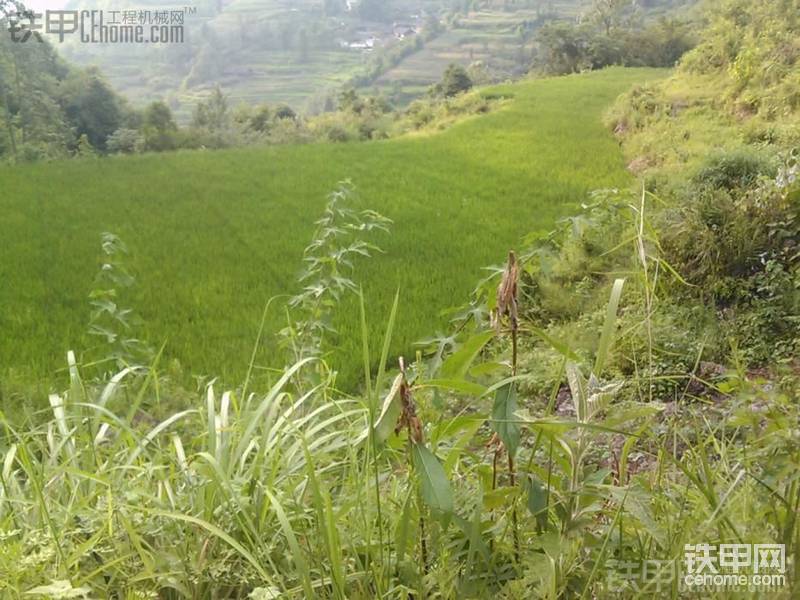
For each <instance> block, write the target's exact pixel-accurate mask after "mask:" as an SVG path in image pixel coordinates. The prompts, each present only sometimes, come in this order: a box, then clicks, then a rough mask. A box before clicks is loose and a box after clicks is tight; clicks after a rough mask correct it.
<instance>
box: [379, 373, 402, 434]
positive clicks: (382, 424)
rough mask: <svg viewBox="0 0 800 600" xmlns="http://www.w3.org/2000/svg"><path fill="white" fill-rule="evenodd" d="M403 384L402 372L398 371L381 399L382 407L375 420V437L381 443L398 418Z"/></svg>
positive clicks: (390, 432) (391, 430)
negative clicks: (382, 399) (387, 391)
mask: <svg viewBox="0 0 800 600" xmlns="http://www.w3.org/2000/svg"><path fill="white" fill-rule="evenodd" d="M402 384H403V374H402V373H399V374H398V375H397V377H395V378H394V382H393V383H392V387H391V389H390V390H389V393H388V394H387V395H386V398H385V399H384V401H383V408H382V409H381V414H380V416H379V417H378V420H377V421H376V422H375V439H376V441H377V442H378V443H379V444H382V443H383V442H385V441H386V440H388V439H389V436H390V435H392V432H393V431H394V428H395V425H397V420H398V419H399V418H400V411H401V410H402V408H403V407H402V403H401V401H400V386H401V385H402Z"/></svg>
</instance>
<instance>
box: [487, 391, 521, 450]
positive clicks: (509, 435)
mask: <svg viewBox="0 0 800 600" xmlns="http://www.w3.org/2000/svg"><path fill="white" fill-rule="evenodd" d="M516 412H517V392H516V390H515V389H514V384H513V383H507V384H505V385H504V386H502V387H500V388H498V389H497V392H496V393H495V397H494V408H493V409H492V429H494V431H495V432H497V435H498V436H499V437H500V439H501V440H502V441H503V444H505V447H506V450H508V453H509V455H510V456H514V455H515V454H516V453H517V448H518V447H519V432H520V426H519V423H518V422H517V420H518V417H517V416H516V414H515V413H516Z"/></svg>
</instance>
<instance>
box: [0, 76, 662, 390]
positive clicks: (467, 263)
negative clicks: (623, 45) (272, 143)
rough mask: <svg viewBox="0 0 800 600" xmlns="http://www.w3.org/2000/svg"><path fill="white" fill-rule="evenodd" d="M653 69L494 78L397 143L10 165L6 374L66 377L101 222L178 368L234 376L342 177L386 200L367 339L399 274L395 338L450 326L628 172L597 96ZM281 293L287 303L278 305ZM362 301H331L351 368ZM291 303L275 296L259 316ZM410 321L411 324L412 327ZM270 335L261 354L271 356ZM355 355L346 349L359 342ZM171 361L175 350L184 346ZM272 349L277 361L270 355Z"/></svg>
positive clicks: (376, 333)
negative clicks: (494, 274) (512, 260)
mask: <svg viewBox="0 0 800 600" xmlns="http://www.w3.org/2000/svg"><path fill="white" fill-rule="evenodd" d="M661 75H662V73H661V72H659V71H652V70H626V69H616V68H615V69H610V70H606V71H602V72H594V73H591V74H586V75H579V76H570V77H562V78H557V79H545V80H531V81H523V82H520V83H517V84H513V85H507V86H501V87H496V88H492V89H490V90H487V91H486V93H492V94H501V95H505V96H507V97H510V98H511V100H510V101H508V102H505V103H503V104H502V105H501V107H500V108H498V109H497V110H495V111H494V112H492V113H490V114H488V115H483V116H479V117H474V118H471V119H469V120H466V121H463V122H461V123H459V124H457V125H455V126H453V127H451V128H450V129H448V130H446V131H443V132H439V133H436V134H431V135H425V136H413V137H404V138H397V139H393V140H387V141H377V142H365V143H349V144H315V145H303V146H284V147H269V148H261V149H252V148H247V149H234V150H226V151H218V152H204V151H193V152H181V153H177V154H170V155H157V154H150V155H141V156H129V157H110V158H103V159H99V160H98V159H94V160H90V159H86V160H80V161H76V160H71V161H66V162H54V163H49V164H36V165H28V166H21V167H15V168H14V169H10V168H5V169H3V170H0V190H2V191H1V192H0V214H2V218H1V219H0V282H2V283H1V284H0V331H2V336H0V377H3V378H6V379H8V380H10V379H19V378H22V379H24V378H27V377H30V378H34V377H35V378H48V377H50V378H53V377H56V378H58V377H63V371H62V372H59V371H58V369H63V367H64V365H65V354H66V351H67V350H69V349H73V350H75V351H76V353H77V354H78V355H79V356H80V354H81V352H82V350H83V349H84V348H85V347H86V346H87V343H88V341H87V339H86V338H87V337H88V336H87V334H86V329H87V323H88V320H89V312H90V309H89V304H88V294H89V292H90V291H91V290H92V288H93V279H94V276H95V274H96V272H97V269H98V266H99V261H100V235H101V233H102V232H105V231H111V232H114V233H116V234H118V235H119V236H120V237H121V238H122V239H123V240H124V241H125V242H126V244H127V245H128V247H129V248H130V251H131V254H130V256H129V259H128V266H129V268H130V269H131V270H132V271H133V273H134V274H135V276H136V285H135V287H134V288H133V290H132V298H131V299H130V302H129V305H130V306H131V307H132V308H134V309H135V310H136V311H137V312H138V313H139V314H140V315H141V316H142V317H143V319H144V321H145V325H144V329H145V331H146V332H147V335H148V341H149V342H150V343H151V344H152V345H154V346H156V347H160V346H161V344H165V346H164V360H165V361H168V362H169V364H178V363H179V364H180V366H181V372H182V373H184V374H185V375H186V376H187V377H188V375H189V374H192V375H203V374H212V373H213V374H215V375H220V376H221V377H222V379H224V380H225V382H226V383H230V384H235V383H237V382H238V381H240V380H241V379H240V378H242V377H243V376H244V372H245V370H246V369H247V365H248V362H249V359H250V355H251V352H252V351H253V344H254V340H255V338H256V334H257V331H258V325H259V322H260V318H261V313H262V309H263V306H264V304H265V302H266V300H267V299H268V298H270V297H272V296H275V295H280V294H290V293H295V292H297V291H298V290H299V288H300V285H299V283H298V281H297V275H298V273H299V272H300V270H301V267H302V254H303V248H304V247H305V246H306V245H307V244H308V242H309V240H310V237H311V236H312V234H313V231H314V221H315V220H316V219H317V218H318V217H319V215H320V211H321V210H322V208H323V206H324V204H325V201H326V195H327V194H328V193H329V192H330V191H331V190H332V189H333V188H334V187H335V185H336V184H337V182H338V181H340V180H343V179H346V178H349V179H351V180H352V182H353V183H354V185H355V186H356V187H357V190H358V198H357V207H358V208H371V209H375V210H377V211H379V212H381V213H383V214H384V215H386V216H388V217H390V218H391V219H392V220H393V221H394V224H393V226H392V231H391V233H390V234H388V235H385V234H381V235H379V236H377V237H376V239H375V241H376V242H377V243H378V244H379V245H380V246H381V247H382V248H383V250H384V251H385V252H384V253H383V254H380V255H377V256H375V257H374V258H372V259H364V260H362V261H361V262H360V263H358V265H357V270H356V273H355V275H354V279H355V280H356V281H357V282H358V283H360V284H361V285H363V289H364V294H365V297H366V305H367V306H368V307H369V308H368V319H369V328H370V332H371V336H372V339H371V340H370V342H371V344H373V345H377V344H378V341H379V339H380V336H381V335H382V331H383V329H384V327H385V319H386V316H387V315H388V313H389V310H390V306H391V303H392V300H393V298H394V295H395V292H396V291H398V290H399V293H400V306H399V312H398V326H397V327H396V332H397V334H396V336H395V338H394V347H393V348H392V350H393V352H394V353H401V352H402V353H405V354H406V355H409V354H410V355H413V352H414V346H413V345H414V342H416V341H418V340H419V339H420V338H423V337H425V336H429V335H431V334H433V333H434V332H436V331H437V330H443V329H444V328H445V327H446V325H447V317H446V316H444V315H443V314H442V309H444V308H446V307H449V306H453V305H457V304H461V303H463V302H464V301H465V300H467V298H468V295H469V292H470V291H471V290H472V289H473V287H474V285H475V283H476V281H477V280H478V279H479V278H480V277H481V267H482V266H485V265H489V264H495V263H499V262H501V261H502V260H503V258H504V256H505V254H506V252H507V251H508V249H509V248H513V247H515V246H517V245H518V244H519V243H520V240H521V236H523V235H525V234H527V233H529V232H531V231H536V230H543V231H546V230H548V229H550V228H552V227H553V225H554V223H555V222H556V220H557V219H559V218H560V217H563V216H565V215H568V214H570V213H571V212H572V211H573V210H574V208H575V207H576V205H577V204H578V203H579V202H581V201H582V200H584V199H585V198H586V194H587V192H589V191H590V190H592V189H596V188H602V187H609V186H620V185H625V184H626V183H627V182H628V181H629V175H628V174H627V172H626V171H625V168H624V162H623V157H622V154H621V152H620V150H619V148H618V146H617V143H616V141H615V140H614V139H613V138H612V136H611V134H610V133H609V132H608V131H606V130H605V129H604V128H603V126H602V125H601V114H602V112H603V110H604V109H605V108H606V107H607V106H608V105H609V104H610V103H611V102H612V101H613V100H614V98H615V97H616V96H617V95H618V94H620V93H621V92H623V91H625V90H626V89H627V88H629V87H630V86H631V85H633V84H634V83H639V82H642V81H644V80H647V79H652V78H655V77H659V76H661ZM273 306H274V307H275V306H277V304H274V305H273ZM357 307H358V304H357V301H356V299H355V298H353V297H351V298H347V299H345V301H344V306H343V307H342V308H343V309H342V310H340V311H337V315H338V316H337V323H336V326H337V329H338V331H339V334H340V335H339V338H340V340H341V342H340V341H339V340H338V339H334V340H332V341H333V344H332V346H333V347H334V349H333V351H334V352H335V353H337V355H338V356H337V361H335V362H336V364H341V365H343V367H342V369H343V371H342V373H341V378H340V384H341V385H342V386H344V387H347V386H350V385H353V382H355V381H356V378H357V373H358V367H357V365H358V358H357V357H358V356H360V340H359V337H360V336H359V334H358V331H359V317H358V308H357ZM284 320H285V315H284V314H283V311H282V309H281V308H276V309H275V310H273V311H272V312H271V313H270V315H269V317H268V323H267V331H268V332H274V331H276V330H277V329H278V328H279V327H280V326H281V324H282V323H283V322H284ZM400 324H401V325H400ZM275 355H276V352H275V339H274V337H273V336H272V335H270V334H268V335H267V336H266V337H265V338H264V340H263V343H262V345H261V347H260V348H259V351H258V353H257V360H256V362H257V364H258V365H260V366H267V365H271V364H275ZM351 356H352V358H350V357H351ZM176 361H177V362H176ZM278 366H280V365H278Z"/></svg>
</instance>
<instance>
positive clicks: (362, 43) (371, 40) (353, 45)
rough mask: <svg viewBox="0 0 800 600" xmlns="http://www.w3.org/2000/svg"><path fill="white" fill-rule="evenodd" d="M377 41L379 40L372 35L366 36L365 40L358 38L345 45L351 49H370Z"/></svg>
mask: <svg viewBox="0 0 800 600" xmlns="http://www.w3.org/2000/svg"><path fill="white" fill-rule="evenodd" d="M378 42H380V40H379V39H378V38H376V37H374V36H372V37H368V38H367V39H365V40H359V41H356V42H350V43H349V44H347V47H348V48H350V49H351V50H367V51H369V50H372V49H373V48H375V46H377V45H378Z"/></svg>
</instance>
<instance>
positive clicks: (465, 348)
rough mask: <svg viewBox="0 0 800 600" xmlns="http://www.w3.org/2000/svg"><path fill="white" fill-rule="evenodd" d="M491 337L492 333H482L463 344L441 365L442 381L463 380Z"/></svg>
mask: <svg viewBox="0 0 800 600" xmlns="http://www.w3.org/2000/svg"><path fill="white" fill-rule="evenodd" d="M493 337H494V331H484V332H483V333H479V334H477V335H474V336H472V337H471V338H469V339H468V340H467V341H466V342H464V344H463V345H462V346H461V347H460V348H459V349H458V350H456V351H455V352H454V353H453V354H451V355H450V356H449V357H448V359H447V360H446V361H444V364H442V368H441V371H440V375H441V377H442V379H463V378H464V376H465V375H466V374H467V371H468V370H469V367H470V365H471V364H472V362H473V361H474V360H475V358H476V357H477V356H478V354H479V353H480V351H481V350H482V349H483V347H484V346H485V345H486V344H488V343H489V340H491V339H492V338H493Z"/></svg>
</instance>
